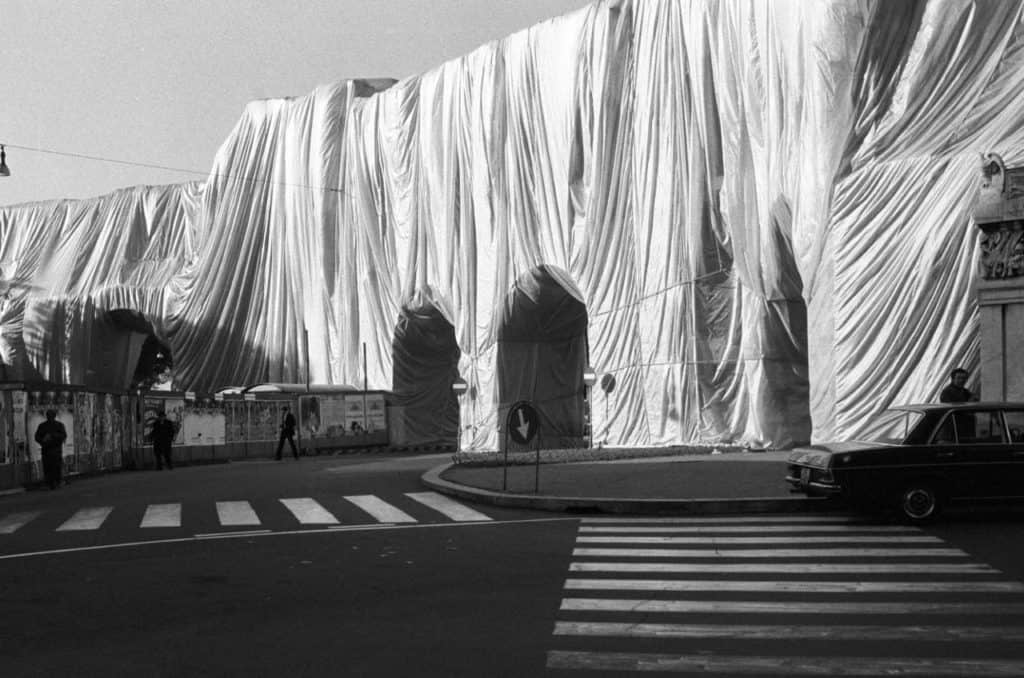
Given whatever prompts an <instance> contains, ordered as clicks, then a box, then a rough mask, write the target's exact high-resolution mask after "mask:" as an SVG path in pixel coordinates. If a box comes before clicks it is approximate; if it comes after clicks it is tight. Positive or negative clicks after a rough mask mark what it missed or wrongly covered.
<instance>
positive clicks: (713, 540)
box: [576, 534, 944, 547]
mask: <svg viewBox="0 0 1024 678" xmlns="http://www.w3.org/2000/svg"><path fill="white" fill-rule="evenodd" d="M576 543H577V544H707V545H708V546H709V547H711V546H715V545H717V544H793V545H794V546H796V545H798V544H942V543H944V542H943V541H942V539H940V538H938V537H933V536H931V535H925V534H922V535H913V536H910V535H907V536H898V535H893V536H885V535H879V536H877V537H871V536H851V537H845V536H841V535H830V536H827V537H802V536H797V535H789V536H785V537H712V536H707V537H619V536H607V537H605V536H592V537H576Z"/></svg>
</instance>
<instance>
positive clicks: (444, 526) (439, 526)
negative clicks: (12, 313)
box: [0, 517, 579, 560]
mask: <svg viewBox="0 0 1024 678" xmlns="http://www.w3.org/2000/svg"><path fill="white" fill-rule="evenodd" d="M578 521H579V518H561V517H560V518H527V519H524V520H501V521H498V520H495V521H494V522H491V523H422V524H421V523H417V524H415V525H380V524H378V523H374V524H372V525H356V526H352V527H351V528H349V529H339V528H338V527H337V526H335V525H331V526H328V527H323V528H309V527H304V528H302V529H300V530H281V531H280V532H271V531H270V530H247V531H244V532H213V533H210V534H203V535H199V534H196V535H193V536H191V537H177V538H175V539H146V540H143V541H132V542H118V543H115V544H98V545H95V546H76V547H73V548H63V549H48V550H46V551H23V552H21V553H8V554H4V555H0V560H19V559H23V558H35V557H38V556H59V555H64V554H67V553H83V552H85V551H110V550H112V549H124V548H137V547H142V546H157V545H159V544H181V543H184V542H190V541H191V542H195V541H206V540H219V539H242V538H249V539H254V538H256V537H282V536H288V537H292V536H302V537H310V536H317V535H323V534H330V533H332V532H335V533H337V532H349V531H358V532H377V531H382V530H442V531H443V530H460V529H467V530H479V529H481V528H485V527H486V528H492V527H502V526H505V525H525V524H529V523H570V522H571V523H575V522H578Z"/></svg>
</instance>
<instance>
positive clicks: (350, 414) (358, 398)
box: [345, 394, 369, 435]
mask: <svg viewBox="0 0 1024 678" xmlns="http://www.w3.org/2000/svg"><path fill="white" fill-rule="evenodd" d="M367 424H369V421H368V420H367V419H366V418H365V417H363V395H362V394H359V395H347V396H345V430H346V432H347V433H348V434H349V435H356V434H359V433H362V432H363V431H364V430H366V425H367Z"/></svg>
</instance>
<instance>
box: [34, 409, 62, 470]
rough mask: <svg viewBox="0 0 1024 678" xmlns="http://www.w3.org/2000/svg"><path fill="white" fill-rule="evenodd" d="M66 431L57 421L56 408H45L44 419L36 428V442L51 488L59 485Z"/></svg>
mask: <svg viewBox="0 0 1024 678" xmlns="http://www.w3.org/2000/svg"><path fill="white" fill-rule="evenodd" d="M67 439H68V432H67V430H65V428H64V424H62V423H60V422H59V421H57V410H46V421H44V422H43V423H41V424H39V427H38V428H37V429H36V442H37V443H39V447H41V448H42V449H43V476H44V477H45V478H46V484H47V485H49V486H50V489H51V490H56V489H57V488H58V487H60V475H61V467H62V466H63V465H64V441H65V440H67Z"/></svg>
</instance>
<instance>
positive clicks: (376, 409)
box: [366, 393, 388, 432]
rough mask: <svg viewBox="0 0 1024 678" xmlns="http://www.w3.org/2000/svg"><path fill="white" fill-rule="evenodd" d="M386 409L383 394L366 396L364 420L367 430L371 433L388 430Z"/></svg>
mask: <svg viewBox="0 0 1024 678" xmlns="http://www.w3.org/2000/svg"><path fill="white" fill-rule="evenodd" d="M387 412H388V408H387V403H385V402H384V394H383V393H367V394H366V420H367V426H368V430H369V431H371V432H373V431H376V432H380V431H386V430H387V428H388V416H387Z"/></svg>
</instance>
